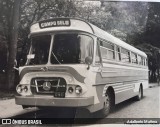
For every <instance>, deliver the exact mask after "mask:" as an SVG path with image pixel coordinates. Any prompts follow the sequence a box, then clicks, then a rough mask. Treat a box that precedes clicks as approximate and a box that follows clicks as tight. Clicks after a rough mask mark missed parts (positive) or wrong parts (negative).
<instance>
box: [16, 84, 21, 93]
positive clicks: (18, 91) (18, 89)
mask: <svg viewBox="0 0 160 127" xmlns="http://www.w3.org/2000/svg"><path fill="white" fill-rule="evenodd" d="M16 90H17V93H22V86H21V85H18V86H17V88H16Z"/></svg>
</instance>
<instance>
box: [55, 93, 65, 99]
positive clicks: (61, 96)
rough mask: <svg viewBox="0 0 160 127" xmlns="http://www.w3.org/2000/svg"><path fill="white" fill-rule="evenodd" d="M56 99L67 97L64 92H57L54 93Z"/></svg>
mask: <svg viewBox="0 0 160 127" xmlns="http://www.w3.org/2000/svg"><path fill="white" fill-rule="evenodd" d="M54 97H59V98H64V97H65V93H64V92H55V93H54Z"/></svg>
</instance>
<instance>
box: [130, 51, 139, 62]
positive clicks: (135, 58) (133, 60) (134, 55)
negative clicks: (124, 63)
mask: <svg viewBox="0 0 160 127" xmlns="http://www.w3.org/2000/svg"><path fill="white" fill-rule="evenodd" d="M131 59H132V63H133V64H138V61H137V54H135V53H133V52H132V53H131Z"/></svg>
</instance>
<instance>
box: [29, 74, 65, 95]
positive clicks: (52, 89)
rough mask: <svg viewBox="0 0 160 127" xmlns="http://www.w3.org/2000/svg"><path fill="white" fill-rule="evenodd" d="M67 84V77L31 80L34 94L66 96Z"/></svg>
mask: <svg viewBox="0 0 160 127" xmlns="http://www.w3.org/2000/svg"><path fill="white" fill-rule="evenodd" d="M66 88H67V84H66V81H65V79H63V78H60V77H57V78H34V79H32V80H31V92H32V93H33V94H34V95H53V96H54V97H59V98H64V97H65V93H66Z"/></svg>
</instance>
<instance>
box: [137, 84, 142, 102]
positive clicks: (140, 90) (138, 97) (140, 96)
mask: <svg viewBox="0 0 160 127" xmlns="http://www.w3.org/2000/svg"><path fill="white" fill-rule="evenodd" d="M142 98H143V88H142V86H140V87H139V93H138V95H137V96H136V97H135V99H136V100H137V101H140V100H141V99H142Z"/></svg>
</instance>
